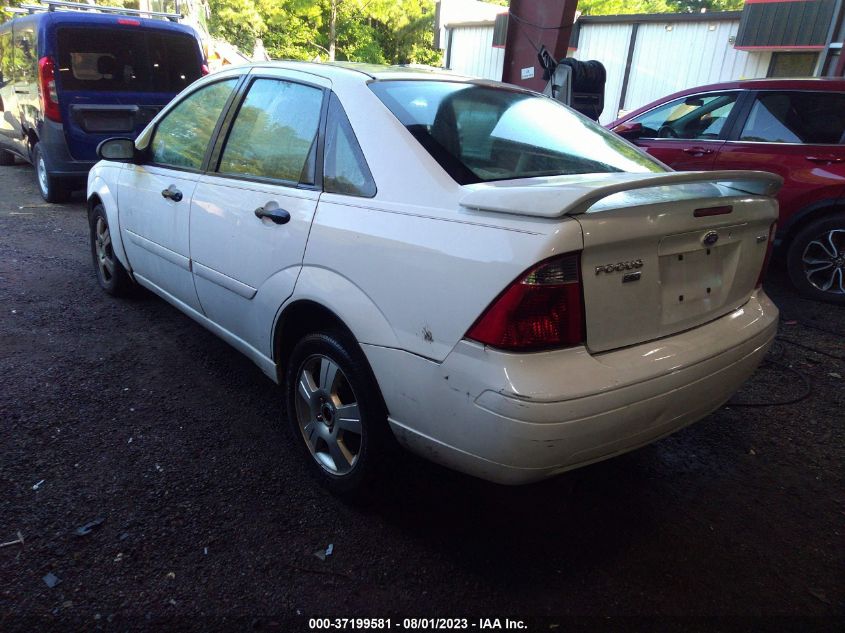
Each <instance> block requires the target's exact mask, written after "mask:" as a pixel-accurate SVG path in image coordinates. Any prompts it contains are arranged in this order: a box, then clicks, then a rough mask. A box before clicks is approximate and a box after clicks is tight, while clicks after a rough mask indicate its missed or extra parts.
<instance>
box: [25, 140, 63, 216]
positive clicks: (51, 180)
mask: <svg viewBox="0 0 845 633" xmlns="http://www.w3.org/2000/svg"><path fill="white" fill-rule="evenodd" d="M42 160H43V161H44V170H45V172H46V174H47V178H46V180H47V191H46V192H45V191H44V190H43V189H41V179H40V178H39V177H38V163H39V162H40V161H42ZM32 162H33V165H34V167H35V184H36V185H37V186H38V192H39V193H40V194H41V197H42V198H44V200H45V201H46V202H51V203H55V202H66V201H67V200H68V198H70V190H69V189H68V187H67V186H66V185H65V183H63V182H62V181H61V180H60V179H59V178H56V177H55V176H53V175H51V174H50V170H49V167H48V165H47V160H46V159H45V158H44V154H43V152H42V151H41V143H36V144H35V147H34V148H33V150H32Z"/></svg>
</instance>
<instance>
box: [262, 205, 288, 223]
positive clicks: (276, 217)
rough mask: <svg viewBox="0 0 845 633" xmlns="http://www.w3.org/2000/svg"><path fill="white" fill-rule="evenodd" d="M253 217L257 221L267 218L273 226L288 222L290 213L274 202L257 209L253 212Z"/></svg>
mask: <svg viewBox="0 0 845 633" xmlns="http://www.w3.org/2000/svg"><path fill="white" fill-rule="evenodd" d="M255 217H256V218H258V219H263V218H267V219H268V220H270V221H271V222H272V223H273V224H287V223H288V222H290V213H288V212H287V211H285V210H284V209H282V208H281V207H279V206H278V205H277V204H276V203H275V202H268V203H267V204H265V205H264V206H263V207H258V208H257V209H256V210H255Z"/></svg>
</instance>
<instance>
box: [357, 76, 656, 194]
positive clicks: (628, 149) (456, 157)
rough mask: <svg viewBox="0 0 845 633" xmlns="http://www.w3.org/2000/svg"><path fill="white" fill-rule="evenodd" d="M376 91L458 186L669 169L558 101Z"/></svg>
mask: <svg viewBox="0 0 845 633" xmlns="http://www.w3.org/2000/svg"><path fill="white" fill-rule="evenodd" d="M370 88H371V89H372V90H373V92H375V94H376V95H377V96H378V97H379V99H381V101H382V102H383V103H384V104H385V105H386V106H387V107H388V108H389V109H390V111H391V112H393V114H394V115H395V116H396V117H397V118H398V119H399V120H400V121H401V122H402V124H403V125H404V126H405V127H406V128H408V130H409V131H410V132H411V134H413V135H414V137H415V138H416V139H417V141H419V143H420V144H421V145H422V146H423V147H424V148H425V149H426V150H428V152H429V153H430V154H431V155H432V156H433V157H434V158H435V160H437V162H438V163H440V165H441V166H442V167H443V168H444V169H445V170H446V171H447V172H448V173H449V174H450V175H451V176H452V177H453V178H454V179H455V180H456V181H458V183H460V184H470V183H474V182H486V181H491V180H508V179H512V178H530V177H534V176H551V175H561V174H589V173H607V172H657V171H664V168H663V167H662V166H661V165H660V164H659V163H657V162H655V161H654V160H652V159H650V158H649V157H648V156H646V155H645V154H643V153H641V152H640V151H639V150H637V149H636V148H634V147H633V146H631V145H629V144H628V143H626V142H625V141H623V140H622V139H620V138H619V137H617V136H616V135H614V134H612V133H611V132H608V131H607V130H605V129H604V128H602V127H600V126H599V125H597V124H595V123H593V122H592V121H590V120H589V119H587V118H585V117H583V116H581V115H579V114H577V113H575V112H573V111H572V110H569V109H568V108H566V107H564V106H563V105H561V104H559V103H558V102H556V101H554V100H552V99H549V98H546V97H541V96H538V95H535V94H531V93H527V92H523V91H518V90H509V89H507V88H499V87H492V86H485V85H479V84H473V83H462V82H447V81H418V80H407V81H404V80H403V81H396V80H391V81H375V82H373V83H371V84H370Z"/></svg>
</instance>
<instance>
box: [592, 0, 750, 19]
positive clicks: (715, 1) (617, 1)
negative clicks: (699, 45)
mask: <svg viewBox="0 0 845 633" xmlns="http://www.w3.org/2000/svg"><path fill="white" fill-rule="evenodd" d="M744 2H745V0H579V1H578V10H579V11H580V12H581V13H583V14H584V15H631V14H638V13H700V12H701V10H702V9H704V10H706V11H708V12H709V11H739V10H740V9H742V5H743V4H744Z"/></svg>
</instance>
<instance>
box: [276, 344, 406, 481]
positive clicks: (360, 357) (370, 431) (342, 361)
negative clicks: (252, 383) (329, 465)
mask: <svg viewBox="0 0 845 633" xmlns="http://www.w3.org/2000/svg"><path fill="white" fill-rule="evenodd" d="M315 354H319V355H322V356H326V357H328V358H329V359H331V360H332V361H333V362H335V363H336V364H337V365H338V367H340V369H341V371H343V373H344V374H345V376H346V379H347V380H348V381H349V384H350V386H351V387H352V391H353V392H354V393H355V398H356V400H357V402H358V410H359V413H360V415H361V449H360V451H359V453H358V461H357V462H356V464H355V466H354V467H353V468H352V470H351V472H349V473H348V474H346V475H333V474H332V473H329V472H328V471H326V470H325V469H324V468H322V467H321V466H320V465H319V464H318V463H317V461H316V460H315V459H314V457H313V456H312V455H311V452H310V451H309V450H308V447H307V446H306V444H305V439H304V438H303V437H302V431H301V430H300V428H299V422H298V420H297V415H296V405H295V398H296V389H297V384H298V380H297V379H298V376H299V373H300V371H301V369H302V366H303V365H304V364H305V362H306V360H307V359H308V358H310V357H312V356H314V355H315ZM285 411H286V414H287V418H288V426H289V427H290V432H291V434H292V436H293V439H294V442H295V444H296V445H297V451H298V452H299V453H300V455H301V456H302V457H303V459H304V460H305V461H306V462H307V464H308V469H309V470H310V472H311V474H312V475H313V476H314V477H316V478H317V479H318V480H319V481H320V483H321V484H322V485H323V486H325V487H326V488H327V489H329V490H330V491H331V492H333V493H335V494H338V495H355V494H359V493H361V491H362V490H363V489H364V488H365V487H366V484H367V483H369V482H370V481H372V480H373V479H374V478H375V477H376V476H377V475H378V474H379V473H380V472H381V471H382V470H383V466H384V464H385V463H386V462H387V460H388V457H389V452H390V450H391V448H392V447H391V446H389V442H388V438H387V434H389V433H390V431H389V429H388V428H387V412H386V410H385V407H384V403H383V400H382V396H381V392H380V391H379V389H378V386H377V384H376V382H375V378H374V377H373V375H372V370H371V369H370V367H369V364H368V363H367V360H366V358H365V357H364V354H363V352H362V351H361V350H360V348H359V347H358V345H357V344H356V343H355V341H354V340H352V339H351V337H350V336H349V335H347V334H345V333H342V332H331V331H329V332H314V333H311V334H307V335H306V336H304V337H303V338H302V339H300V341H299V342H298V343H297V344H296V346H295V347H294V348H293V351H292V352H291V355H290V359H289V361H288V364H287V370H286V372H285Z"/></svg>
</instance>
